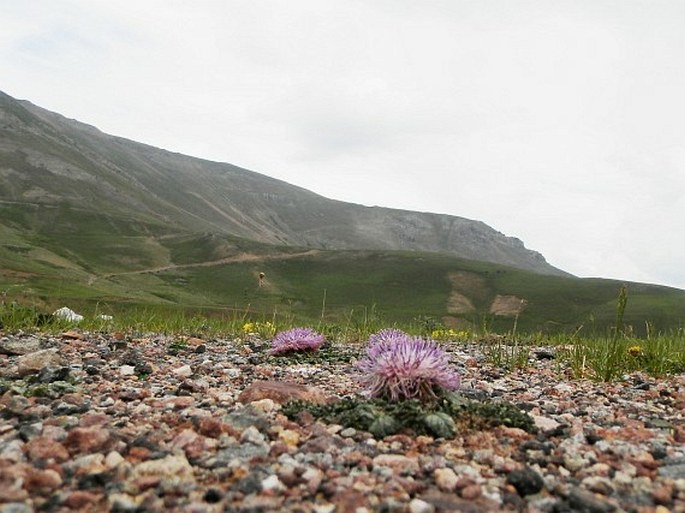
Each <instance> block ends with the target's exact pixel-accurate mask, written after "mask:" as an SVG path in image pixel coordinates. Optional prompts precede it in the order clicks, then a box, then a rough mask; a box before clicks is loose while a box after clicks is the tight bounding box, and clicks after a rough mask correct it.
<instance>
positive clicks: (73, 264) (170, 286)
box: [0, 205, 685, 333]
mask: <svg viewBox="0 0 685 513" xmlns="http://www.w3.org/2000/svg"><path fill="white" fill-rule="evenodd" d="M2 211H3V213H8V214H11V215H6V216H5V215H3V217H2V219H3V221H2V223H3V224H0V236H1V237H2V238H1V240H0V290H6V291H8V293H7V294H8V297H9V298H10V299H17V300H20V301H26V302H33V303H37V304H39V305H42V306H43V307H44V308H46V309H48V308H53V307H58V306H62V305H63V304H66V305H69V306H73V307H75V306H80V307H82V308H86V309H87V308H89V305H90V307H92V305H94V304H96V303H97V304H99V305H108V306H109V307H110V308H117V307H118V305H125V304H137V305H155V304H162V305H164V304H166V305H174V306H179V307H184V308H207V309H219V310H222V309H223V310H226V311H246V310H248V309H249V310H250V311H251V312H262V313H264V314H265V315H270V314H271V313H273V312H279V313H283V314H288V315H293V316H295V317H297V318H302V319H309V320H315V319H321V317H322V315H323V318H324V320H325V321H330V322H343V321H345V319H348V318H350V316H352V315H354V314H355V313H356V314H359V313H363V312H367V313H368V312H371V311H373V313H374V315H377V316H380V317H381V318H382V319H383V320H384V321H385V322H387V323H392V322H410V321H412V320H413V319H416V318H417V317H421V316H429V317H432V318H435V319H436V320H437V321H440V322H442V323H444V324H446V325H452V326H457V327H466V328H471V329H481V328H482V327H484V326H485V327H487V328H488V329H491V330H493V331H497V332H506V331H509V330H511V329H512V327H513V325H514V322H515V320H516V323H517V329H518V330H520V331H528V332H533V331H544V332H552V333H555V332H573V331H575V330H576V329H577V328H578V327H579V326H581V325H582V326H584V328H583V329H584V330H585V332H588V331H593V330H594V331H606V330H607V329H608V328H609V326H611V324H612V323H613V322H614V319H615V315H616V297H617V294H618V291H619V288H620V287H621V285H622V283H621V282H617V281H612V280H599V279H579V278H573V277H559V276H549V275H541V274H536V273H531V272H527V271H522V270H518V269H514V268H509V267H503V266H499V265H496V264H490V263H484V262H476V261H470V260H463V259H458V258H455V257H452V256H446V255H439V254H430V253H415V252H393V251H323V250H311V249H306V248H292V247H281V246H270V245H266V244H260V243H256V242H254V241H249V240H245V239H240V238H237V237H230V236H225V235H217V234H192V233H188V232H183V231H181V232H177V233H173V232H169V229H168V228H166V227H163V226H159V225H156V224H153V223H144V222H140V221H132V220H127V219H120V218H115V217H112V216H108V215H106V214H102V215H100V216H97V215H93V214H89V215H88V216H85V217H87V219H83V217H84V216H83V214H82V213H81V212H79V210H78V209H77V208H63V209H55V210H54V212H52V213H51V214H50V215H45V214H44V209H42V211H43V214H41V215H43V218H40V219H37V218H36V217H35V216H38V215H39V214H37V213H36V212H33V213H32V212H30V209H27V207H25V206H23V207H14V206H7V205H5V206H4V209H2ZM31 216H34V217H33V218H31ZM103 226H107V229H106V230H103V229H102V227H103ZM259 273H264V274H265V278H264V280H262V282H261V285H260V280H259ZM628 290H629V301H628V308H627V310H626V312H625V322H626V323H627V324H629V325H632V326H633V327H634V329H635V331H636V332H638V333H639V332H642V331H644V329H645V323H646V322H649V323H651V326H652V328H653V329H655V330H660V331H665V330H671V329H677V328H682V327H683V326H685V291H682V290H677V289H671V288H667V287H658V286H651V285H645V284H637V283H631V284H628ZM455 296H456V297H458V298H459V299H460V301H461V302H462V303H468V304H469V305H470V307H472V308H471V309H465V310H464V309H462V310H459V309H457V310H455V307H454V305H453V303H454V298H455ZM498 296H502V297H506V298H509V299H510V301H512V302H513V304H514V305H517V304H520V301H521V300H524V301H525V308H524V309H523V311H522V312H520V313H519V315H518V318H516V315H515V313H513V312H509V314H508V315H498V314H497V313H493V312H492V310H491V308H492V306H493V302H494V301H495V300H496V298H497V297H498ZM517 302H519V303H517Z"/></svg>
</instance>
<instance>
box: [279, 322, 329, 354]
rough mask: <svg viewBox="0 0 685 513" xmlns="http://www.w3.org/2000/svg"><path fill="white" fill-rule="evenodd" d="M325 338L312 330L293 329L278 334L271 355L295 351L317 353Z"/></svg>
mask: <svg viewBox="0 0 685 513" xmlns="http://www.w3.org/2000/svg"><path fill="white" fill-rule="evenodd" d="M325 340H326V339H325V337H324V336H323V335H320V334H319V333H317V332H316V331H314V330H312V329H310V328H292V329H289V330H286V331H281V332H280V333H277V334H276V336H275V337H274V338H273V340H272V341H271V351H270V352H271V354H283V353H289V352H293V351H316V350H317V349H319V347H320V346H321V344H323V343H324V341H325Z"/></svg>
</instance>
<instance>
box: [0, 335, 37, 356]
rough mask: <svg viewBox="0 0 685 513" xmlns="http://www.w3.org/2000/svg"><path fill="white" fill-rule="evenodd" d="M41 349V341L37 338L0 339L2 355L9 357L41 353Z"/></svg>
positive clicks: (0, 352)
mask: <svg viewBox="0 0 685 513" xmlns="http://www.w3.org/2000/svg"><path fill="white" fill-rule="evenodd" d="M40 348H41V344H40V339H39V338H37V337H26V338H15V337H2V338H0V354H8V355H18V356H21V355H24V354H29V353H34V352H36V351H39V350H40Z"/></svg>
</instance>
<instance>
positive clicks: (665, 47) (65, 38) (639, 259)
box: [0, 0, 685, 288]
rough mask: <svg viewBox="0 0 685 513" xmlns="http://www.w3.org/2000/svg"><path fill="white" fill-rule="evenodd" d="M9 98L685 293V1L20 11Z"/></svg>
mask: <svg viewBox="0 0 685 513" xmlns="http://www.w3.org/2000/svg"><path fill="white" fill-rule="evenodd" d="M0 16H1V17H2V19H3V31H2V32H1V33H0V69H3V80H4V82H3V85H2V87H3V88H5V90H6V92H8V93H10V94H12V95H14V96H17V97H22V98H27V99H30V100H31V101H33V102H34V103H37V104H39V105H42V106H45V107H47V108H49V109H52V110H56V111H58V112H61V113H63V114H64V115H66V116H69V117H75V118H77V119H80V120H82V121H85V122H88V123H91V124H94V125H96V126H98V127H99V128H101V129H102V130H104V131H107V132H110V133H115V134H117V135H124V136H126V137H129V138H132V139H136V140H140V141H143V142H148V143H151V144H154V145H158V146H161V147H165V148H168V149H171V150H174V151H180V152H184V153H188V154H191V155H196V156H201V157H205V158H211V159H215V160H221V161H228V162H231V163H234V164H238V165H242V166H244V167H248V168H251V169H254V170H257V171H260V172H263V173H265V174H268V175H271V176H275V177H278V178H282V179H285V180H287V181H289V182H291V183H295V184H297V185H301V186H304V187H307V188H310V189H312V190H315V191H316V192H319V193H322V194H324V195H327V196H329V197H333V198H336V199H343V200H347V201H356V202H361V203H365V204H381V205H385V206H392V207H399V208H410V209H416V210H424V211H436V212H444V213H450V214H455V215H460V216H465V217H471V218H476V219H480V220H483V221H485V222H487V223H488V224H490V225H492V226H493V227H494V228H496V229H498V230H500V231H503V232H505V233H507V234H509V235H514V236H517V237H520V238H521V239H523V240H524V241H525V242H526V245H527V246H528V247H531V248H533V249H536V250H539V251H541V252H542V253H543V254H544V255H545V256H547V257H548V259H549V260H550V261H551V263H553V264H555V265H557V266H559V267H561V268H564V269H566V270H568V271H570V272H574V273H577V274H580V275H600V276H606V277H617V278H621V279H635V280H644V281H653V282H659V283H666V284H671V285H675V286H679V287H682V288H685V271H683V270H681V267H682V266H681V265H680V262H682V261H683V260H685V242H683V241H681V240H680V239H679V236H678V233H679V231H680V230H681V228H680V224H681V223H682V220H683V219H685V205H684V202H685V200H684V199H683V197H684V196H683V195H684V194H685V183H684V180H685V178H684V177H685V101H684V100H683V97H682V94H681V91H682V90H685V33H684V32H683V31H682V27H683V26H685V4H682V3H680V2H676V1H672V0H653V1H651V2H641V1H637V0H634V1H633V0H592V1H591V0H578V1H576V2H570V3H569V2H548V1H544V0H515V1H505V0H500V1H494V2H487V3H484V2H469V1H459V0H449V1H447V0H445V1H435V2H408V1H403V0H392V1H386V0H379V1H374V2H364V1H361V0H350V1H347V2H332V1H331V2H328V1H323V2H322V1H318V0H317V1H314V0H309V1H304V0H293V1H291V2H287V3H283V2H277V1H271V0H250V1H247V0H240V1H239V0H230V1H218V0H202V1H198V2H192V3H191V2H180V1H167V0H146V1H145V2H134V1H132V0H121V1H117V2H105V1H100V0H97V1H92V0H90V1H85V0H61V1H54V0H52V1H48V0H43V1H35V2H5V3H0Z"/></svg>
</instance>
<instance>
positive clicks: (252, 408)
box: [0, 331, 685, 513]
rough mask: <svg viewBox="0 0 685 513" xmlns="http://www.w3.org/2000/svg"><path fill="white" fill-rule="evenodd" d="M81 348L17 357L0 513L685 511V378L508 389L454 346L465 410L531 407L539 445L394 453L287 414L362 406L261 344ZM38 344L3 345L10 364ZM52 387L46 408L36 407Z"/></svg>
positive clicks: (501, 438)
mask: <svg viewBox="0 0 685 513" xmlns="http://www.w3.org/2000/svg"><path fill="white" fill-rule="evenodd" d="M78 335H79V336H78V337H77V338H63V337H51V336H49V335H40V334H39V335H32V337H33V338H32V340H33V342H32V344H33V349H35V350H32V351H29V352H27V353H26V354H24V355H20V354H11V353H6V354H2V355H0V358H1V360H0V364H1V365H0V367H1V369H0V374H2V380H3V382H2V383H3V386H4V385H5V384H7V386H8V387H9V388H5V389H3V390H4V392H3V393H2V394H0V412H2V414H3V417H2V418H3V422H2V425H0V462H1V463H0V513H8V512H9V513H13V512H14V511H17V512H19V513H23V512H24V511H34V510H46V511H47V510H48V509H59V510H60V511H62V510H64V511H65V512H66V511H69V510H73V511H79V510H80V511H106V510H112V511H120V512H122V511H131V512H133V511H151V512H158V511H190V512H194V513H215V512H217V511H238V512H241V513H243V512H245V513H247V512H254V513H257V512H262V511H264V512H265V511H284V512H290V513H293V512H299V513H364V512H369V513H370V512H373V511H385V512H388V513H406V512H409V513H436V512H442V511H469V512H471V513H485V512H487V511H507V510H520V511H531V512H539V513H548V512H562V511H585V512H590V513H611V512H613V511H616V512H617V513H618V512H619V511H629V510H634V507H635V505H634V504H633V503H634V502H635V501H638V502H639V508H641V509H640V511H644V512H645V513H647V512H648V513H666V512H670V511H685V449H684V448H683V443H685V429H682V428H681V426H683V425H685V414H684V408H683V405H685V376H673V377H669V378H660V379H659V380H656V379H652V378H647V377H644V376H643V377H641V378H640V379H641V381H639V380H638V378H639V376H638V375H629V376H627V377H625V378H624V379H625V381H624V382H617V383H609V384H605V383H593V382H590V381H587V380H568V379H566V378H564V376H563V369H559V368H558V366H559V365H560V362H561V361H560V360H553V359H548V358H536V359H534V360H531V361H532V362H533V366H532V367H531V368H528V369H525V370H524V371H513V372H504V371H502V370H501V369H495V368H493V367H492V366H490V365H489V364H488V363H487V358H486V357H484V355H483V354H482V352H481V349H482V348H480V347H479V346H476V345H468V344H455V345H450V344H445V347H446V348H448V349H449V351H450V352H451V354H453V355H454V358H455V359H458V360H460V362H461V363H464V362H466V361H468V362H470V365H463V366H461V367H460V372H461V373H462V383H463V393H464V395H467V396H469V397H474V398H475V397H480V398H481V399H484V398H492V397H496V398H497V399H498V400H506V401H510V402H513V403H515V404H520V405H522V406H521V407H522V408H524V409H525V410H526V411H528V412H530V414H531V415H532V417H533V420H534V422H535V424H536V426H537V427H538V428H539V433H538V434H537V435H533V434H530V433H527V432H525V431H523V430H521V429H518V428H505V427H499V428H482V429H479V430H475V431H474V430H469V428H468V427H464V428H460V431H459V432H458V434H457V436H456V437H455V438H453V439H437V440H436V439H433V438H431V437H426V436H409V435H408V434H402V435H394V436H390V437H386V438H384V439H376V438H374V437H372V436H371V435H370V434H369V433H366V432H364V431H362V430H360V429H358V428H354V427H350V426H345V425H342V423H338V424H325V423H323V422H321V421H318V420H316V419H315V418H314V417H313V416H311V415H309V416H307V415H302V416H300V417H298V418H297V419H295V420H293V421H291V420H288V419H287V418H286V417H285V416H284V415H283V414H282V409H281V404H283V403H284V402H287V401H288V400H290V399H292V398H298V397H301V396H298V395H297V394H299V393H302V392H305V393H309V394H311V397H313V398H315V399H317V400H322V401H328V400H335V398H340V397H344V396H347V395H351V394H355V393H357V392H358V391H359V388H358V384H357V382H356V381H355V375H354V371H353V367H352V364H350V363H348V362H346V361H321V362H320V363H319V364H317V365H312V364H307V365H301V364H294V365H288V364H287V363H285V362H284V363H283V364H281V363H274V362H273V361H271V360H269V359H268V358H266V355H265V351H267V350H268V347H269V345H268V342H267V341H260V340H258V339H251V340H250V341H249V342H244V341H240V342H239V343H236V342H234V341H232V340H213V339H209V338H203V339H198V340H197V341H193V342H192V343H191V342H190V341H187V342H188V346H189V348H188V349H186V350H183V351H179V353H178V354H170V353H169V351H168V347H169V345H170V343H171V342H173V338H172V337H168V336H165V335H156V334H140V335H136V336H135V337H128V336H127V335H126V334H122V335H121V336H120V337H119V338H118V339H117V340H113V339H112V337H111V336H109V335H106V334H94V333H88V332H82V331H79V332H78ZM24 338H26V337H25V336H19V335H8V334H3V335H2V340H3V341H4V340H7V341H8V342H10V345H9V346H7V347H11V342H12V341H13V340H15V339H16V340H19V341H21V340H23V339H24ZM243 345H245V346H246V347H247V346H249V352H248V351H247V350H245V351H243V350H242V349H241V346H243ZM15 347H17V346H16V345H15ZM46 347H49V348H52V353H53V354H57V355H59V357H60V358H61V360H60V361H59V365H55V366H52V367H50V366H47V367H41V368H38V366H36V367H35V370H34V371H32V373H29V374H26V375H25V376H24V377H22V376H19V374H18V372H17V368H18V367H17V362H18V360H19V358H21V357H22V356H28V355H30V354H31V353H34V352H37V351H41V350H43V348H46ZM199 348H202V351H198V350H197V349H199ZM1 349H2V345H0V352H2V351H1ZM340 350H343V351H347V352H349V353H350V354H351V355H353V357H354V358H359V357H360V356H361V354H362V353H363V347H362V346H359V347H357V346H356V345H352V346H344V347H343V346H342V345H341V346H340ZM48 354H49V353H48ZM532 354H536V353H532ZM44 369H47V370H44ZM64 369H66V370H64ZM67 371H68V372H67ZM64 376H68V380H69V383H66V382H64V381H60V379H61V378H63V377H64ZM35 383H37V384H39V385H40V386H41V387H44V388H42V389H41V390H44V391H45V393H46V395H43V396H40V395H35V396H34V395H32V394H26V397H24V396H23V395H22V394H23V392H22V390H27V387H30V386H33V384H35ZM274 383H277V384H276V385H274ZM644 383H647V384H648V386H644ZM67 385H68V386H67ZM246 391H247V392H246Z"/></svg>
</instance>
